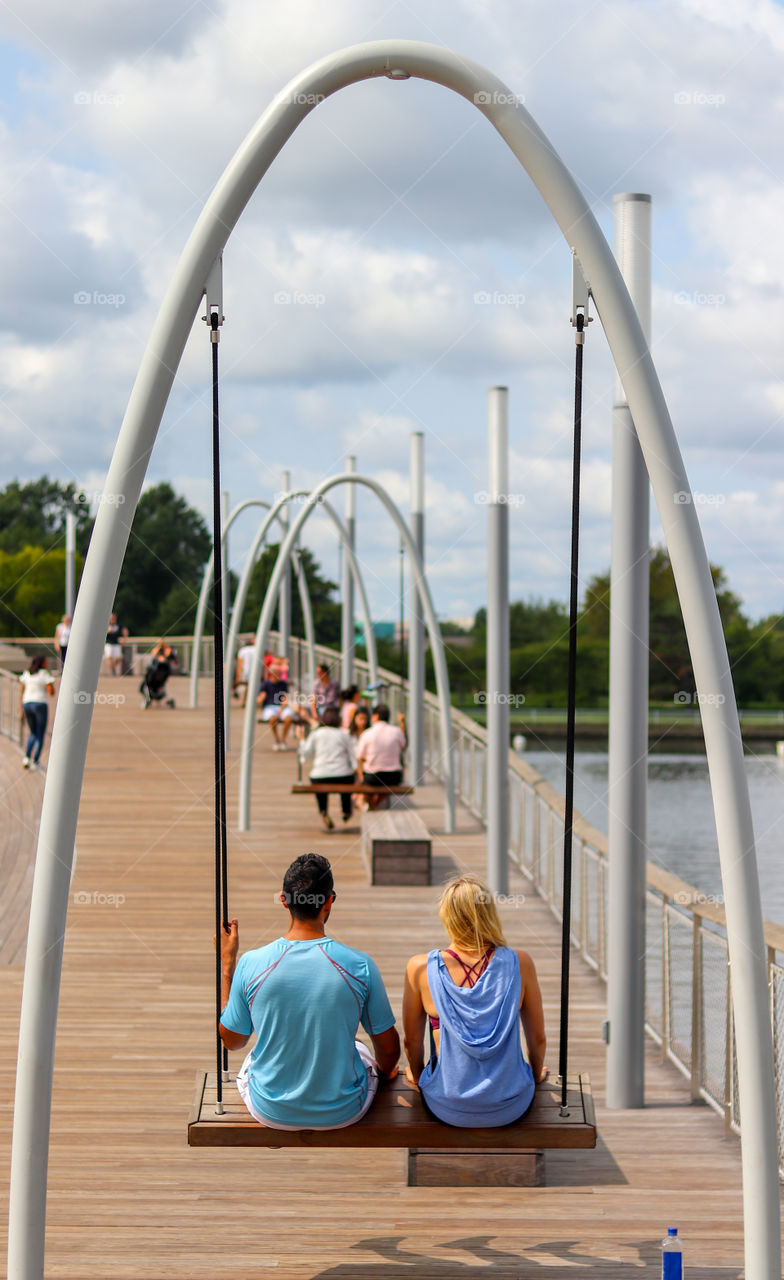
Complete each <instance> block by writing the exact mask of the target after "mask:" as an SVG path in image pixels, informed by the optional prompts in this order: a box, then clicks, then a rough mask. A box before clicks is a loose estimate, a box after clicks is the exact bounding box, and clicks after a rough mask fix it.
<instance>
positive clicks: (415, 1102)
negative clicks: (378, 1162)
mask: <svg viewBox="0 0 784 1280" xmlns="http://www.w3.org/2000/svg"><path fill="white" fill-rule="evenodd" d="M223 1105H224V1107H225V1114H224V1115H222V1116H217V1115H216V1114H215V1073H214V1072H211V1073H210V1074H209V1075H208V1074H207V1073H206V1072H204V1071H199V1072H198V1073H197V1076H196V1091H195V1094H194V1099H193V1107H192V1109H191V1114H190V1117H189V1119H188V1145H189V1146H191V1147H341V1148H347V1147H408V1148H412V1147H413V1148H427V1149H429V1150H443V1151H450V1150H452V1151H461V1152H466V1151H477V1152H478V1151H493V1152H501V1151H531V1150H548V1149H562V1150H563V1149H568V1148H579V1149H588V1148H591V1147H595V1146H596V1117H595V1114H594V1107H593V1095H592V1093H591V1084H590V1080H589V1078H588V1076H581V1075H578V1076H575V1077H574V1078H573V1079H570V1080H569V1082H568V1086H567V1109H568V1115H565V1116H562V1115H561V1113H560V1105H561V1090H560V1087H558V1086H556V1085H554V1084H552V1083H550V1082H549V1081H545V1082H544V1084H540V1085H539V1086H538V1088H537V1090H536V1094H535V1095H534V1100H533V1103H532V1104H531V1106H530V1108H529V1109H528V1111H527V1112H526V1114H525V1115H524V1116H523V1119H522V1120H518V1121H516V1122H515V1123H514V1124H507V1125H503V1126H502V1127H500V1128H496V1129H458V1128H455V1127H454V1126H452V1125H448V1124H442V1123H441V1121H440V1120H435V1119H433V1117H432V1116H430V1115H428V1113H427V1111H426V1110H425V1108H424V1106H423V1105H422V1099H421V1097H420V1095H419V1093H418V1091H417V1090H416V1089H414V1088H412V1086H411V1085H410V1084H409V1083H408V1081H407V1080H406V1079H405V1077H404V1076H403V1075H402V1074H401V1075H400V1076H399V1077H398V1078H397V1079H396V1080H392V1081H390V1082H388V1083H387V1084H384V1085H382V1086H381V1088H380V1089H379V1092H378V1096H377V1098H376V1100H375V1102H374V1103H373V1105H372V1107H371V1108H370V1110H369V1111H368V1113H367V1115H366V1116H364V1118H363V1119H362V1120H359V1121H358V1122H357V1123H356V1124H352V1125H349V1126H348V1128H346V1129H296V1130H287V1129H265V1128H264V1126H263V1125H260V1124H257V1122H256V1121H255V1120H254V1119H253V1117H252V1116H251V1115H250V1114H249V1112H248V1111H247V1109H246V1107H245V1104H244V1103H243V1101H242V1099H241V1098H240V1096H239V1094H238V1093H237V1089H236V1087H235V1084H234V1079H233V1077H232V1079H231V1080H229V1081H224V1085H223Z"/></svg>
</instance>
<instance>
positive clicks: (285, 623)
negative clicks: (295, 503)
mask: <svg viewBox="0 0 784 1280" xmlns="http://www.w3.org/2000/svg"><path fill="white" fill-rule="evenodd" d="M281 484H282V492H283V493H288V492H289V490H290V488H291V472H290V471H284V472H283V474H282V477H281ZM280 526H281V527H280V540H281V543H282V542H283V540H284V538H285V537H286V534H287V533H288V528H289V504H288V503H285V505H284V506H283V507H281V510H280ZM278 630H279V632H280V646H279V647H280V656H281V657H282V658H288V656H289V640H290V637H291V566H290V565H289V564H287V565H286V567H285V569H284V570H283V579H282V581H281V584H280V595H279V597H278Z"/></svg>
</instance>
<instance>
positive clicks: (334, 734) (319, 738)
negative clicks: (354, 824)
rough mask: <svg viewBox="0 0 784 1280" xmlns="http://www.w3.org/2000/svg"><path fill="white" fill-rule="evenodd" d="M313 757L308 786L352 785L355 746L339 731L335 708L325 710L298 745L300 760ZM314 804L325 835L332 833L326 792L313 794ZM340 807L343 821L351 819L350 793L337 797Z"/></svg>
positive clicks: (338, 718) (338, 714) (337, 713)
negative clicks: (309, 784) (311, 783)
mask: <svg viewBox="0 0 784 1280" xmlns="http://www.w3.org/2000/svg"><path fill="white" fill-rule="evenodd" d="M311 756H312V757H313V768H312V770H311V774H310V781H311V782H333V783H344V782H345V783H349V782H353V781H354V773H355V770H356V767H357V758H356V756H355V754H354V743H353V742H352V740H351V738H350V736H349V734H347V733H346V732H345V731H344V730H343V729H341V727H340V712H339V711H338V709H337V707H327V708H326V710H325V712H324V714H323V715H322V717H321V724H320V725H319V727H318V729H314V730H313V732H312V733H311V735H310V737H309V738H308V739H307V741H306V742H303V743H301V744H300V748H299V757H300V760H308V759H309V758H310V757H311ZM316 804H317V805H318V811H319V813H320V814H321V820H322V822H323V823H324V826H325V827H326V829H327V831H331V830H332V829H333V827H334V825H335V824H334V822H333V821H332V819H331V818H330V816H329V813H328V808H329V796H328V794H327V793H326V792H323V793H321V792H319V793H317V794H316ZM340 806H341V809H342V810H343V821H344V822H348V820H349V818H350V817H351V792H350V791H345V792H341V793H340Z"/></svg>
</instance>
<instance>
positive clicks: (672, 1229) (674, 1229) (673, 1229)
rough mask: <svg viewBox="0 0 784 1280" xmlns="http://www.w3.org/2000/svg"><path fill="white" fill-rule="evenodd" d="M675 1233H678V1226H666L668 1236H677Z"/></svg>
mask: <svg viewBox="0 0 784 1280" xmlns="http://www.w3.org/2000/svg"><path fill="white" fill-rule="evenodd" d="M677 1234H678V1228H677V1227H668V1228H667V1235H668V1236H677Z"/></svg>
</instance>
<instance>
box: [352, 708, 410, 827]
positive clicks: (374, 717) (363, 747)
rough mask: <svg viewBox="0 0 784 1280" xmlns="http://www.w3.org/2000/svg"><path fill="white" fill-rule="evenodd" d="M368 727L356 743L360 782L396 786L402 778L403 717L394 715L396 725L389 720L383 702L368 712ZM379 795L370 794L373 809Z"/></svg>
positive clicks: (371, 784) (404, 733)
mask: <svg viewBox="0 0 784 1280" xmlns="http://www.w3.org/2000/svg"><path fill="white" fill-rule="evenodd" d="M370 720H371V723H370V728H369V729H366V730H365V732H364V733H363V734H362V736H361V737H360V739H359V742H358V743H357V764H358V765H359V768H360V772H361V781H362V784H363V785H364V786H366V787H380V788H383V787H399V786H400V784H401V782H402V781H403V762H402V758H401V757H402V752H403V750H404V748H405V746H406V743H407V741H408V738H407V736H406V718H405V716H404V715H403V713H402V711H401V712H400V713H399V715H398V718H397V720H398V725H399V726H400V727H399V728H395V726H394V725H391V724H390V723H389V707H388V706H386V705H385V704H384V703H383V702H382V703H379V705H378V706H377V707H374V708H373V710H372V712H371V713H370ZM383 799H384V797H383V796H370V797H369V805H370V808H371V809H377V808H378V806H379V804H380V803H381V801H382V800H383Z"/></svg>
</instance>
